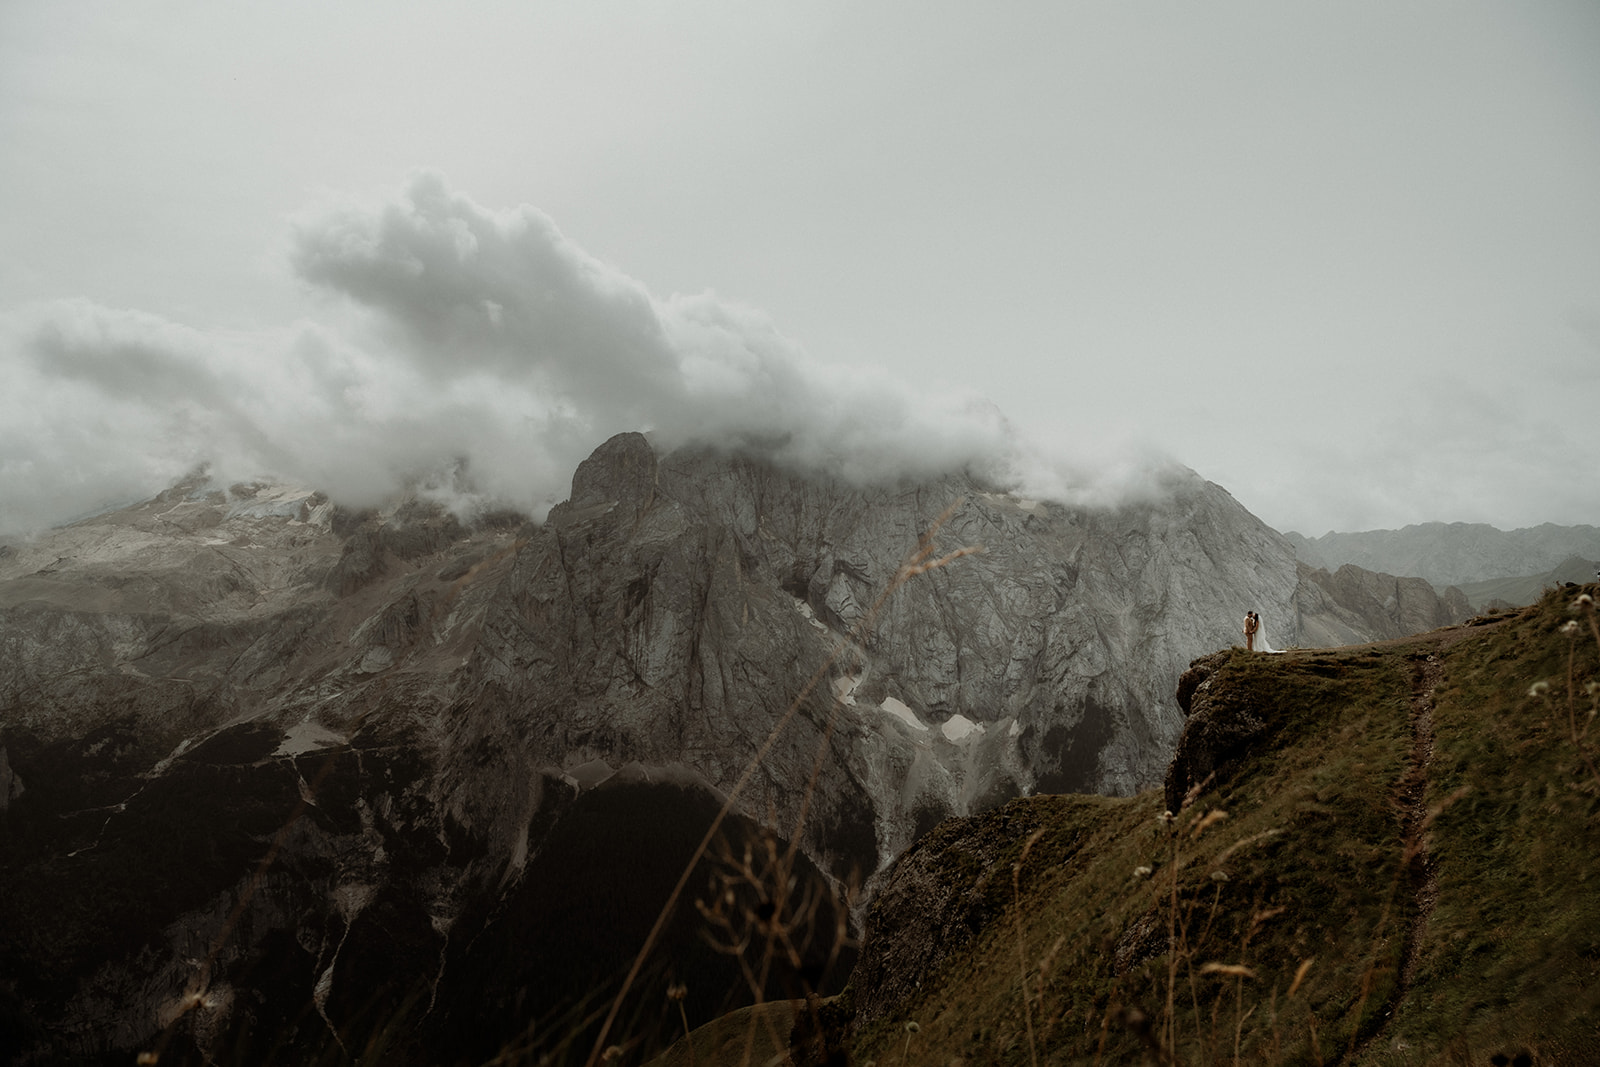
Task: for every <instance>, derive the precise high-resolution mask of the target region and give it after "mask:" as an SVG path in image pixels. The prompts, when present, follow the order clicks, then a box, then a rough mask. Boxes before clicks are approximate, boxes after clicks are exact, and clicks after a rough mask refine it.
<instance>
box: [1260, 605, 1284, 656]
mask: <svg viewBox="0 0 1600 1067" xmlns="http://www.w3.org/2000/svg"><path fill="white" fill-rule="evenodd" d="M1256 651H1258V653H1277V651H1282V649H1277V648H1272V641H1269V640H1267V624H1266V622H1262V621H1261V616H1259V614H1256Z"/></svg>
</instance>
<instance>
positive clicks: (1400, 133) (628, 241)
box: [0, 0, 1600, 535]
mask: <svg viewBox="0 0 1600 1067" xmlns="http://www.w3.org/2000/svg"><path fill="white" fill-rule="evenodd" d="M0 145H3V146H4V147H3V148H0V249H3V253H0V532H4V531H5V530H12V531H15V530H16V529H20V528H25V527H27V526H30V525H37V524H39V523H41V522H53V521H59V520H61V519H64V518H67V517H70V516H71V515H74V514H77V513H81V512H82V511H84V510H86V509H87V508H90V507H93V506H96V505H98V504H101V503H106V502H110V501H112V500H115V499H119V498H131V497H133V496H136V495H138V494H140V493H143V492H147V491H153V490H154V489H156V488H160V486H161V485H162V484H165V483H166V482H169V481H170V480H171V478H173V477H174V476H176V474H177V473H181V472H182V471H183V470H185V469H187V468H188V467H191V466H193V465H194V464H195V463H198V462H211V463H213V464H215V465H216V469H218V470H219V471H222V472H225V473H226V474H228V475H229V476H243V475H245V474H247V473H278V474H283V475H286V476H291V477H297V478H304V479H315V480H317V481H318V483H319V484H322V485H324V486H326V487H328V488H330V489H331V490H334V491H337V492H342V493H346V494H349V495H351V496H359V495H360V494H361V493H363V492H376V491H378V490H380V489H382V488H384V487H386V486H388V485H390V484H392V483H393V480H394V479H396V478H398V477H402V476H405V475H406V474H409V473H412V472H414V471H416V470H422V469H425V468H428V467H429V465H430V464H433V465H437V464H438V463H440V462H441V461H446V460H450V459H455V458H463V459H465V460H466V461H467V464H468V469H469V471H470V474H471V477H472V479H473V482H474V484H476V485H478V486H479V488H484V489H487V490H488V491H490V492H492V493H494V494H496V495H499V496H503V497H506V498H509V499H512V500H513V501H515V502H517V503H520V504H523V505H525V506H529V507H532V508H534V509H535V510H538V509H539V508H540V507H542V506H544V505H546V504H548V503H549V502H550V501H551V500H554V499H559V498H560V497H562V496H564V495H565V491H566V483H567V479H569V478H570V474H571V470H572V467H573V465H574V464H575V463H576V461H577V459H580V458H581V457H582V456H583V455H584V454H586V453H587V451H588V450H589V449H591V448H592V447H593V446H594V445H595V444H598V443H599V441H600V440H603V439H604V437H605V436H607V435H609V434H610V433H612V432H615V431H616V430H620V429H630V428H647V427H648V428H650V429H653V430H655V431H656V432H657V433H658V434H659V435H661V436H662V438H663V439H664V440H668V441H687V440H695V439H706V440H729V439H743V440H759V441H765V442H766V443H767V444H768V445H769V446H771V447H776V448H777V449H778V451H779V453H780V455H782V456H783V457H784V458H787V459H790V460H792V461H794V462H798V463H813V462H825V463H832V464H833V465H834V466H836V467H839V468H841V469H843V470H844V471H845V472H846V473H855V474H870V473H872V472H881V471H889V472H901V473H905V472H909V473H918V472H920V471H922V470H925V469H931V468H934V467H937V466H939V465H942V464H949V463H974V464H978V465H980V466H982V465H983V464H985V463H988V464H990V465H991V467H992V468H993V470H994V471H995V472H996V473H997V474H1005V473H1007V472H1009V473H1010V474H1011V475H1013V476H1015V477H1018V478H1020V479H1022V482H1023V484H1024V485H1025V487H1028V488H1030V489H1033V490H1038V491H1043V492H1049V493H1054V494H1057V495H1061V496H1064V497H1069V498H1070V497H1073V496H1074V494H1079V495H1087V496H1089V497H1092V496H1093V495H1094V494H1095V493H1103V492H1105V491H1107V490H1109V491H1113V492H1115V491H1123V490H1125V489H1127V488H1128V486H1129V485H1131V484H1134V483H1136V482H1137V480H1138V478H1139V477H1140V474H1141V472H1142V471H1144V470H1146V469H1147V468H1148V467H1149V466H1150V465H1152V464H1153V463H1155V462H1157V460H1156V459H1155V458H1153V457H1157V456H1161V455H1170V456H1172V457H1175V458H1176V459H1177V460H1178V461H1179V462H1181V463H1184V464H1186V465H1188V466H1190V467H1193V468H1194V469H1195V470H1197V471H1198V472H1199V473H1200V474H1201V475H1203V476H1204V477H1206V478H1209V479H1211V480H1212V481H1215V482H1218V483H1219V484H1221V485H1223V486H1224V487H1226V488H1227V489H1228V490H1229V491H1230V492H1232V493H1233V495H1234V496H1235V497H1236V498H1238V499H1239V500H1240V501H1241V502H1242V503H1243V504H1244V505H1245V506H1246V507H1248V508H1249V509H1250V510H1251V511H1253V512H1254V513H1255V514H1257V515H1258V516H1260V517H1261V518H1262V519H1263V520H1265V521H1266V522H1267V523H1269V524H1270V525H1272V526H1274V527H1276V528H1277V529H1279V530H1299V531H1300V532H1303V533H1307V534H1313V535H1315V534H1320V533H1323V532H1325V531H1327V530H1330V529H1335V530H1361V529H1375V528H1391V527H1398V526H1403V525H1405V524H1408V523H1413V522H1423V521H1429V520H1442V521H1468V522H1490V523H1493V524H1495V525H1497V526H1500V527H1502V528H1507V529H1509V528H1513V527H1519V526H1528V525H1534V524H1537V523H1540V522H1545V521H1551V522H1558V523H1596V522H1600V450H1597V448H1596V444H1595V442H1596V437H1597V435H1596V432H1595V426H1596V421H1597V407H1600V5H1597V4H1594V3H1592V2H1591V0H1571V2H1568V3H1558V2H1546V3H1540V2H1519V3H1473V2H1463V0H1451V2H1448V3H1446V2H1439V3H1431V2H1417V3H1394V2H1393V0H1377V2H1370V3H1362V2H1348V0H1341V2H1338V3H1333V2H1328V3H1315V4H1310V3H1308V4H1300V3H1283V2H1281V0H1262V2H1258V3H1240V2H1228V0H1219V2H1207V3H1179V2H1172V3H1111V2H1109V0H1108V2H1103V3H1072V2H1041V3H986V4H976V3H973V4H953V3H937V2H929V0H915V2H906V3H872V2H861V0H852V2H839V3H831V2H830V3H820V2H813V3H791V4H751V3H737V2H733V0H728V2H716V3H713V2H704V3H693V2H674V3H665V2H653V3H645V2H639V3H630V4H620V3H609V2H603V0H601V2H596V0H585V2H583V3H581V4H580V3H566V4H543V3H533V2H515V3H512V2H508V3H503V4H489V3H450V4H444V3H439V4H421V3H404V2H399V0H383V2H377V0H370V2H360V0H346V2H341V3H337V4H328V3H320V2H319V3H311V2H296V0H275V2H274V3H272V4H250V5H245V4H220V3H216V2H214V0H206V2H195V3H158V2H153V0H99V2H96V0H81V2H74V3H70V4H56V3H44V2H39V3H31V2H13V3H6V4H0ZM774 442H777V444H775V445H774V444H773V443H774Z"/></svg>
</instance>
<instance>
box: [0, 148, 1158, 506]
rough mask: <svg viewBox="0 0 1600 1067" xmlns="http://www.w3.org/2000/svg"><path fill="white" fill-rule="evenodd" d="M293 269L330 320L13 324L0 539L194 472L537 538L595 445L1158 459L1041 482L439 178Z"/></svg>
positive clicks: (342, 210)
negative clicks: (251, 325) (489, 507)
mask: <svg viewBox="0 0 1600 1067" xmlns="http://www.w3.org/2000/svg"><path fill="white" fill-rule="evenodd" d="M291 258H292V262H293V264H294V267H295V269H296V270H297V271H298V273H299V274H300V276H301V277H302V278H303V279H304V280H305V281H306V282H308V283H310V285H311V286H313V287H314V289H315V290H317V291H318V292H320V293H322V294H324V295H325V296H326V297H328V298H329V300H328V303H327V305H326V310H327V316H326V320H325V321H323V322H301V323H298V324H295V325H292V326H289V327H285V328H283V329H280V330H276V331H265V332H258V333H253V334H251V333H240V332H232V333H224V332H216V331H205V330H199V329H194V328H190V327H187V326H183V325H180V324H177V323H173V322H169V321H166V320H164V319H161V318H158V317H156V316H152V315H148V314H143V313H140V312H134V311H120V310H114V309H110V308H106V307H102V306H99V305H95V304H91V303H88V302H84V301H68V302H59V303H54V304H48V305H40V306H36V307H33V308H31V309H28V310H27V311H25V312H21V313H16V314H13V315H11V316H9V317H8V318H7V319H6V320H5V322H4V332H3V335H0V346H3V347H0V367H3V370H4V373H5V374H6V375H7V377H8V378H9V380H10V381H12V382H13V383H14V387H13V388H11V389H9V390H8V391H7V393H6V397H7V399H6V400H4V401H0V416H3V417H4V427H5V429H4V430H3V431H0V445H3V446H4V456H5V457H6V458H5V460H4V465H3V466H0V500H3V501H4V505H3V509H4V510H3V511H0V532H17V531H19V530H26V529H30V528H37V527H40V526H42V525H47V524H50V523H54V522H58V521H61V520H63V519H66V518H69V517H71V516H73V515H76V514H79V513H82V512H84V511H86V510H89V509H92V508H95V507H98V506H104V505H107V504H110V503H116V502H120V501H125V500H130V499H137V498H139V497H142V496H145V495H149V494H151V493H154V492H156V491H158V490H160V489H161V488H163V487H164V486H165V485H167V484H170V483H171V482H172V481H173V480H174V479H176V478H177V477H179V476H180V475H182V474H183V473H185V472H186V471H188V470H190V469H192V468H194V467H195V466H196V465H198V464H201V463H206V464H210V465H211V466H212V468H213V472H214V474H215V475H216V476H217V477H218V478H220V479H223V480H232V479H236V478H245V477H256V476H261V475H276V476H280V477H285V478H290V479H295V480H299V481H303V482H306V483H308V484H311V485H315V486H317V487H319V488H322V489H325V490H327V491H329V492H330V493H332V494H333V495H334V496H335V497H336V498H339V499H343V500H346V501H348V502H351V503H364V502H368V501H371V500H373V499H375V498H377V497H379V496H381V495H383V494H385V493H387V492H390V491H392V490H393V489H395V488H397V487H398V486H399V485H400V484H401V483H402V482H403V481H405V480H407V479H413V478H418V477H425V476H429V475H433V476H435V477H437V476H438V472H440V471H442V470H447V469H455V470H459V471H464V472H465V476H466V478H467V479H469V480H470V483H471V484H472V486H473V487H474V488H475V490H476V492H477V493H479V494H480V499H485V500H488V501H493V502H496V503H505V504H510V505H513V506H516V507H519V508H522V509H525V510H527V511H529V512H531V513H534V514H536V515H542V513H543V512H544V511H545V510H546V509H547V508H548V507H549V506H550V505H551V504H553V503H554V502H556V501H558V500H560V499H562V498H563V497H564V496H565V495H566V491H567V487H568V484H569V480H570V478H571V474H572V471H573V469H574V468H575V467H576V466H577V464H578V463H579V462H580V461H581V460H582V459H583V458H584V457H585V456H586V455H587V454H588V453H589V452H590V451H591V450H592V449H593V448H594V447H595V446H596V445H598V444H599V443H600V442H601V441H603V440H604V439H605V438H606V437H608V436H610V435H611V434H613V433H616V432H619V431H623V430H634V429H644V430H650V431H652V432H653V433H654V435H655V436H656V438H657V439H658V440H659V441H660V442H661V443H662V444H663V445H665V446H668V447H673V446H679V445H692V444H709V445H716V446H722V447H738V448H743V449H746V450H756V451H759V452H761V453H762V454H764V455H767V456H769V457H771V458H772V459H774V460H776V461H778V462H780V463H785V464H789V465H793V466H798V467H802V468H805V469H812V470H826V471H830V472H833V473H836V474H839V475H841V476H843V477H846V478H849V479H852V480H857V481H873V480H882V479H893V478H899V477H905V476H913V477H915V476H925V475H931V474H935V473H938V472H940V471H943V470H949V469H955V468H963V467H965V468H969V469H974V470H976V471H978V472H980V473H983V474H986V475H987V476H989V477H991V478H994V479H999V480H1011V481H1019V480H1020V481H1026V482H1028V483H1029V484H1030V486H1031V487H1032V488H1033V489H1034V491H1035V492H1036V494H1038V495H1050V496H1055V497H1058V498H1065V497H1073V496H1074V494H1077V495H1079V496H1084V495H1085V494H1087V498H1098V497H1097V495H1096V494H1101V493H1103V492H1105V491H1107V488H1108V487H1118V490H1119V491H1120V488H1123V487H1126V486H1127V485H1132V484H1137V483H1140V482H1142V480H1143V477H1144V475H1145V473H1146V471H1147V468H1148V466H1149V465H1151V464H1152V463H1155V464H1159V462H1160V460H1159V459H1158V458H1152V457H1148V456H1142V455H1137V454H1135V456H1134V461H1133V462H1132V463H1131V465H1130V464H1124V465H1123V468H1122V469H1121V470H1115V471H1113V472H1112V473H1111V474H1110V475H1108V476H1106V477H1100V476H1099V475H1097V474H1095V473H1094V470H1099V469H1100V468H1098V467H1097V468H1094V469H1093V470H1090V469H1076V470H1073V469H1067V468H1063V467H1061V466H1060V465H1058V464H1053V463H1050V462H1048V461H1046V460H1045V459H1044V458H1043V454H1042V453H1041V452H1039V451H1038V450H1037V449H1034V448H1032V447H1031V446H1028V445H1026V444H1025V443H1023V442H1021V441H1020V440H1019V439H1018V438H1017V436H1016V435H1015V434H1014V433H1013V431H1012V429H1011V427H1010V426H1009V425H1008V423H1007V422H1006V420H1005V418H1004V417H1003V416H1002V415H1001V414H1000V412H999V411H998V409H996V408H995V406H994V405H993V404H992V403H989V402H988V401H986V400H984V399H982V398H981V397H978V396H976V395H973V394H968V393H950V392H945V393H935V392H929V391H925V390H923V389H920V388H919V387H918V386H917V383H914V382H907V381H904V380H902V379H899V378H895V377H893V376H891V375H889V374H888V373H886V372H884V371H882V370H879V369H876V368H872V367H852V368H846V367H837V366H827V365H824V364H821V363H818V362H816V361H814V360H812V359H811V358H810V357H809V356H808V355H807V354H806V353H805V352H804V351H803V350H802V349H801V348H800V347H799V346H798V345H797V344H796V343H795V342H793V341H791V340H789V339H788V338H786V337H784V336H783V335H782V334H781V333H780V332H779V331H778V330H777V328H776V327H775V326H774V324H773V323H772V322H771V321H770V319H768V317H767V316H765V315H764V314H762V313H761V312H759V311H757V310H755V309H752V308H748V307H743V306H740V305H738V304H735V303H732V302H729V301H725V300H722V299H720V298H718V297H717V296H716V295H715V294H713V293H701V294H696V295H689V296H683V295H673V296H670V297H665V298H663V297H657V296H655V295H653V294H652V293H651V292H650V291H649V290H648V289H646V288H645V286H644V285H642V284H641V283H640V282H638V281H636V280H635V279H633V278H631V277H629V276H628V275H626V274H624V273H622V272H621V271H619V270H618V269H616V268H614V267H612V266H610V265H608V264H606V263H603V262H601V261H599V260H597V259H596V258H594V257H592V256H590V255H588V254H587V253H586V252H584V250H583V249H581V248H579V247H577V246H576V245H575V244H573V243H572V242H571V241H570V240H568V239H567V238H566V237H565V236H564V235H563V234H562V233H561V232H560V230H559V229H558V228H557V227H556V226H555V224H554V223H553V222H552V221H551V220H550V219H549V218H547V217H546V216H545V215H543V214H541V213H540V212H538V211H536V210H534V209H533V208H530V207H520V208H517V209H514V210H509V211H491V210H489V209H486V208H483V207H480V206H479V205H477V204H475V203H474V202H472V201H471V200H470V199H468V198H467V197H465V196H463V195H461V194H459V193H455V192H452V191H451V190H450V189H449V188H448V187H447V186H446V184H445V183H444V181H443V180H442V179H441V178H439V177H438V176H436V175H433V174H422V175H419V176H417V177H415V178H413V179H412V180H411V181H410V182H409V183H408V184H407V185H406V187H405V188H404V189H403V190H402V191H401V192H400V193H399V194H398V195H397V196H396V197H395V198H393V199H392V200H390V201H389V202H387V203H383V204H379V205H376V206H363V205H356V204H350V203H346V204H342V205H339V206H335V207H331V208H324V209H322V210H320V211H317V212H315V213H311V214H308V215H305V216H303V217H302V218H301V219H300V220H299V221H298V223H297V225H296V230H295V235H294V240H293V251H292V257H291ZM352 308H353V309H354V313H351V309H352ZM330 323H333V324H336V325H330ZM1108 466H1109V465H1108Z"/></svg>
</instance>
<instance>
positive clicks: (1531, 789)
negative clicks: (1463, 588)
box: [701, 586, 1600, 1065]
mask: <svg viewBox="0 0 1600 1067" xmlns="http://www.w3.org/2000/svg"><path fill="white" fill-rule="evenodd" d="M1597 592H1600V587H1595V586H1590V587H1588V588H1587V589H1586V590H1583V589H1566V590H1559V591H1552V592H1551V593H1549V594H1547V595H1546V596H1545V597H1544V598H1543V599H1542V600H1541V601H1539V602H1538V603H1537V604H1535V605H1533V606H1532V607H1530V608H1528V609H1526V610H1525V611H1523V612H1521V613H1519V614H1516V615H1510V616H1504V617H1501V618H1496V619H1479V620H1474V624H1469V625H1467V626H1461V627H1452V628H1447V629H1443V630H1437V631H1434V632H1431V633H1428V634H1423V635H1419V636H1417V637H1414V638H1411V639H1406V640H1400V641H1391V642H1385V643H1382V644H1377V645H1363V646H1352V647H1348V648H1337V649H1317V650H1302V651H1292V652H1289V653H1286V654H1282V655H1261V654H1255V655H1251V654H1247V653H1244V652H1243V651H1239V650H1234V651H1231V652H1225V653H1220V654H1218V655H1216V656H1214V657H1208V660H1207V661H1197V662H1198V663H1199V664H1200V666H1201V667H1202V668H1203V672H1202V673H1204V674H1205V676H1206V677H1205V680H1204V682H1203V684H1200V685H1198V686H1195V685H1194V683H1193V680H1192V679H1191V680H1190V682H1189V683H1188V684H1189V685H1190V686H1191V688H1192V689H1193V691H1192V694H1190V695H1189V699H1190V700H1191V705H1190V727H1189V732H1188V733H1186V739H1185V743H1184V746H1185V747H1184V748H1180V756H1179V762H1180V763H1181V762H1182V761H1183V760H1184V759H1185V758H1186V750H1187V758H1188V759H1189V764H1188V766H1189V768H1190V771H1191V772H1192V773H1191V774H1190V775H1189V776H1188V777H1184V776H1181V775H1180V776H1179V778H1178V781H1177V782H1176V783H1174V781H1173V780H1171V779H1169V793H1173V795H1175V796H1177V797H1179V798H1180V799H1179V801H1178V808H1177V810H1176V811H1175V812H1171V813H1169V812H1168V810H1167V809H1168V800H1167V798H1165V797H1164V796H1163V795H1162V793H1161V792H1160V791H1151V792H1147V793H1144V794H1142V795H1140V796H1137V797H1133V798H1130V799H1111V798H1104V797H1090V796H1036V797H1030V798H1026V799H1021V800H1017V801H1013V802H1012V803H1010V804H1008V805H1007V806H1005V807H1004V808H1001V809H998V810H995V811H992V812H989V813H987V814H985V815H981V816H978V817H975V818H969V819H961V820H955V819H952V820H948V821H946V822H945V823H943V824H942V825H941V826H939V827H938V828H937V829H936V830H934V831H933V832H931V833H930V834H928V835H927V836H925V837H924V838H923V839H922V840H921V841H919V842H918V843H917V844H916V845H915V846H914V847H913V848H912V849H911V850H910V851H909V852H907V853H906V854H905V855H904V856H903V857H901V859H900V860H899V861H898V863H897V865H896V869H895V871H894V873H893V875H892V877H891V878H890V879H889V881H888V882H887V884H886V885H885V887H884V889H883V890H882V892H881V893H880V894H879V896H878V898H877V899H876V901H875V902H874V905H873V908H872V912H871V915H870V917H869V919H868V924H867V934H866V941H865V944H864V946H863V952H862V957H861V962H860V964H859V965H858V967H857V970H856V972H855V976H854V978H853V979H852V982H851V985H850V987H849V988H848V989H847V990H846V992H845V993H844V994H843V995H842V996H841V997H840V998H838V1000H837V1002H835V1003H831V1004H828V1005H826V1006H825V1007H824V1008H823V1010H822V1011H821V1012H820V1013H817V1012H813V1013H811V1017H813V1018H815V1017H817V1016H818V1015H819V1014H820V1017H821V1019H822V1021H823V1024H824V1027H825V1028H826V1029H827V1030H828V1031H829V1034H828V1037H829V1041H828V1044H829V1045H831V1046H832V1047H834V1048H835V1049H836V1050H840V1051H836V1052H835V1053H834V1059H833V1060H832V1061H831V1062H844V1059H843V1057H844V1056H848V1057H849V1059H850V1061H851V1062H854V1063H857V1064H865V1063H876V1064H879V1065H887V1064H900V1063H905V1064H948V1063H965V1064H1030V1065H1031V1064H1042V1063H1048V1064H1090V1063H1106V1064H1124V1063H1189V1064H1214V1063H1233V1062H1239V1063H1261V1064H1489V1063H1537V1064H1546V1065H1548V1064H1590V1063H1597V1062H1600V772H1597V770H1596V762H1597V760H1596V748H1597V745H1596V744H1595V742H1596V740H1597V738H1600V726H1597V725H1595V723H1594V718H1595V714H1596V709H1597V705H1600V698H1597V694H1600V627H1597V626H1596V616H1595V612H1594V607H1593V602H1592V599H1591V600H1587V602H1586V601H1585V598H1592V597H1593V596H1594V595H1595V594H1596V593H1597ZM1580 594H1581V595H1580ZM1206 723H1209V726H1206V725H1205V724H1206ZM1201 733H1204V734H1206V735H1207V736H1208V737H1209V738H1210V741H1209V742H1207V744H1209V745H1210V748H1209V749H1208V750H1207V751H1206V752H1204V753H1200V754H1198V755H1197V754H1196V753H1195V752H1194V751H1192V747H1193V745H1194V744H1195V742H1194V739H1193V737H1191V735H1197V734H1201ZM1202 766H1203V767H1204V773H1203V774H1201V773H1199V769H1200V768H1201V767H1202ZM1174 785H1176V786H1178V787H1180V788H1179V791H1177V792H1175V793H1174V792H1173V787H1174ZM801 1017H802V1023H801V1025H799V1026H797V1028H796V1036H795V1038H794V1041H795V1045H796V1051H795V1056H796V1060H797V1061H806V1060H810V1061H812V1062H821V1059H820V1057H818V1056H816V1055H815V1054H814V1053H813V1054H810V1055H807V1054H804V1053H802V1052H801V1051H800V1045H801V1044H802V1043H805V1044H808V1045H815V1044H817V1040H816V1035H815V1033H814V1032H812V1033H810V1034H809V1038H808V1036H807V1034H806V1033H804V1032H807V1031H813V1029H814V1028H813V1027H811V1026H807V1025H805V1024H804V1019H805V1018H806V1017H807V1013H804V1012H802V1013H801ZM844 1049H847V1050H848V1051H843V1050H844ZM701 1062H702V1063H703V1062H704V1061H703V1060H702V1061H701Z"/></svg>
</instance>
